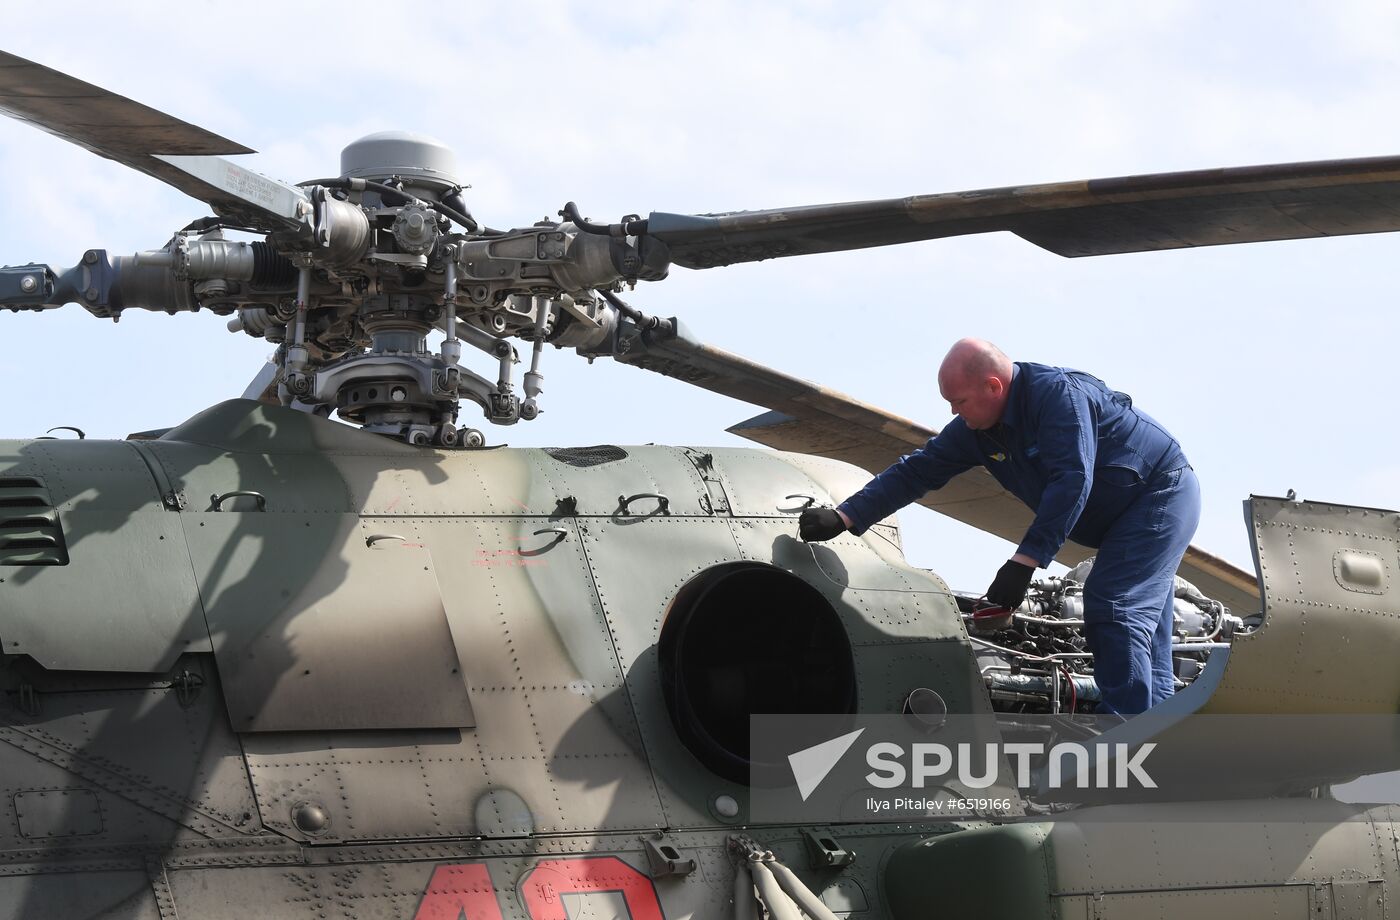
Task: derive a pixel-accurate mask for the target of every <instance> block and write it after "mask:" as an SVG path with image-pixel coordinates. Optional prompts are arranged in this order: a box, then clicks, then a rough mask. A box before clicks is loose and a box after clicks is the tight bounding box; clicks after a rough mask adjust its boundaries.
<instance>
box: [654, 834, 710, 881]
mask: <svg viewBox="0 0 1400 920" xmlns="http://www.w3.org/2000/svg"><path fill="white" fill-rule="evenodd" d="M642 842H643V843H644V844H646V849H647V865H648V867H649V868H650V870H651V877H652V878H661V877H662V876H665V875H689V874H690V873H692V872H694V871H695V869H696V867H697V866H698V865H699V863H697V862H696V861H695V859H694V858H693V857H690V856H687V855H685V853H683V852H682V851H681V850H679V849H677V848H676V845H675V844H673V843H672V842H671V841H670V840H669V839H667V838H666V837H648V838H647V839H646V840H644V841H642Z"/></svg>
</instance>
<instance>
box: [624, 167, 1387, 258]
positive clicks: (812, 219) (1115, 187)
mask: <svg viewBox="0 0 1400 920" xmlns="http://www.w3.org/2000/svg"><path fill="white" fill-rule="evenodd" d="M997 230H1008V231H1010V232H1012V233H1015V234H1016V235H1017V236H1019V237H1021V238H1023V239H1025V240H1027V241H1029V242H1031V243H1034V244H1035V245H1037V246H1040V247H1041V248H1043V249H1048V250H1050V251H1051V252H1054V253H1057V254H1059V255H1062V256H1070V257H1077V256H1098V255H1109V254H1114V253H1122V252H1146V251H1149V250H1157V249H1183V248H1188V247H1193V246H1218V245H1222V244H1226V243H1252V242H1261V241H1265V240H1292V239H1305V238H1309V237H1320V236H1344V235H1348V234H1355V233H1384V232H1389V231H1394V230H1400V157H1394V156H1391V157H1370V158H1366V159H1354V160H1320V161H1316V162H1311V163H1284V164H1278V165H1272V166H1245V167H1238V168H1232V169H1203V170H1196V171H1192V172H1177V173H1158V174H1155V175H1146V176H1126V177H1122V178H1116V179H1090V180H1087V181H1082V182H1060V183H1053V184H1048V185H1024V186H1012V187H1009V188H998V189H984V190H981V191H972V192H953V193H948V194H941V195H918V196H914V197H912V198H891V199H886V200H883V201H855V202H847V203H844V204H822V205H809V206H806V207H798V208H780V209H774V210H767V211H738V212H734V213H729V214H701V215H685V214H666V213H661V212H655V213H653V214H651V215H650V217H648V219H647V232H648V233H649V234H651V235H652V236H654V237H656V238H657V239H659V240H661V241H662V242H664V243H666V244H667V245H668V246H669V247H670V249H671V258H672V261H674V262H675V263H676V264H678V265H683V266H685V267H687V268H712V267H715V266H718V265H729V264H732V263H735V262H753V261H757V260H760V259H772V258H778V257H781V256H794V255H806V254H809V253H819V252H837V251H840V250H846V249H863V248H866V247H870V246H888V245H891V244H894V243H909V242H914V241H916V240H930V239H938V238H941V237H948V236H961V235H964V234H972V233H990V232H993V231H997Z"/></svg>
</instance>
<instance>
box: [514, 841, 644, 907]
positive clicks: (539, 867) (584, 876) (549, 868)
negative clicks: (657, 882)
mask: <svg viewBox="0 0 1400 920" xmlns="http://www.w3.org/2000/svg"><path fill="white" fill-rule="evenodd" d="M611 891H615V892H617V893H618V894H621V895H622V899H623V900H624V901H626V902H627V913H628V916H629V918H630V920H665V917H664V915H663V914H662V913H661V902H660V901H659V900H658V899H657V897H656V888H655V887H654V886H653V885H652V883H651V879H649V878H647V877H646V876H645V875H643V874H642V873H640V872H638V871H637V870H636V869H633V868H632V867H631V866H629V865H627V863H625V862H623V861H622V860H620V859H618V858H617V857H616V856H591V857H586V858H583V859H543V860H540V861H539V862H538V863H536V864H535V868H533V869H531V870H530V872H529V874H528V875H526V876H525V880H524V881H523V882H522V883H521V885H520V896H521V898H522V899H523V900H524V901H525V911H526V912H527V913H528V914H529V915H530V920H569V918H568V914H567V913H566V912H565V910H564V898H563V896H564V895H566V894H586V893H590V892H611Z"/></svg>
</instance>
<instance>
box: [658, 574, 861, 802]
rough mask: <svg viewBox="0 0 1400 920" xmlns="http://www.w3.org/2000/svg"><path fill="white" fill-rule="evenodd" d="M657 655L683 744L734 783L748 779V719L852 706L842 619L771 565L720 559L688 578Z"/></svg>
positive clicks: (852, 683)
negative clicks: (720, 560) (760, 715)
mask: <svg viewBox="0 0 1400 920" xmlns="http://www.w3.org/2000/svg"><path fill="white" fill-rule="evenodd" d="M657 652H658V657H659V666H660V672H661V688H662V692H663V694H664V695H665V698H666V708H667V711H668V712H669V713H670V715H671V722H672V724H673V725H674V726H675V728H676V732H677V733H678V734H679V735H680V738H681V741H682V742H683V743H684V744H685V746H686V747H687V748H689V749H690V752H691V753H692V754H694V755H695V756H696V757H697V758H698V759H699V760H700V762H701V763H703V764H705V766H706V767H708V768H709V769H710V770H712V771H714V772H715V773H716V774H718V775H719V776H722V777H724V778H725V779H727V780H730V781H731V782H735V783H741V784H745V785H747V784H748V781H749V770H750V767H751V766H752V765H751V763H750V758H749V716H751V715H755V714H759V713H784V714H791V713H843V714H844V713H853V712H855V710H856V674H855V662H854V660H853V659H852V657H851V643H850V641H849V640H848V639H847V637H846V631H845V629H844V628H842V626H841V619H840V617H838V616H837V615H836V611H835V610H834V609H833V608H832V606H831V604H829V603H828V602H827V600H826V598H824V597H822V595H821V592H819V591H817V589H816V588H814V587H812V586H811V585H809V584H807V583H806V582H805V581H803V580H802V579H800V578H798V577H797V576H795V575H791V574H789V573H787V572H784V571H782V570H781V569H776V568H773V567H772V566H768V565H761V564H758V563H732V564H729V565H721V566H716V567H715V568H713V569H710V570H708V571H706V572H703V573H702V574H700V575H699V576H697V577H696V578H694V579H693V580H691V581H690V582H688V583H687V584H686V585H685V587H683V588H681V590H680V592H679V593H678V594H677V595H676V598H675V600H673V601H672V602H671V609H670V611H669V612H668V613H667V615H666V622H665V623H664V624H663V625H662V627H661V640H660V642H659V643H658V645H657Z"/></svg>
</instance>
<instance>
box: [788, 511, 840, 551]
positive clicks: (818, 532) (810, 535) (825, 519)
mask: <svg viewBox="0 0 1400 920" xmlns="http://www.w3.org/2000/svg"><path fill="white" fill-rule="evenodd" d="M845 532H846V522H845V521H843V520H841V515H839V514H837V513H836V509H835V508H808V509H807V510H806V511H804V512H802V516H801V517H799V518H798V519H797V535H798V536H799V537H801V538H802V539H803V540H805V541H806V542H808V543H820V542H821V541H823V540H830V539H831V538H832V537H839V536H840V535H841V534H843V533H845Z"/></svg>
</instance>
